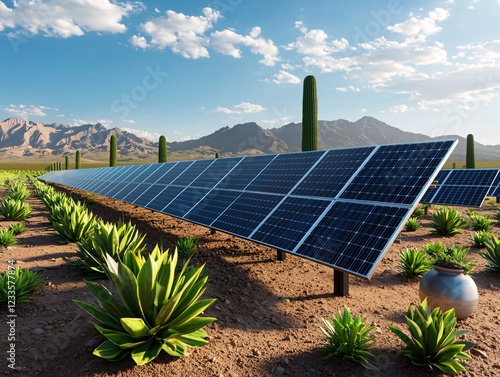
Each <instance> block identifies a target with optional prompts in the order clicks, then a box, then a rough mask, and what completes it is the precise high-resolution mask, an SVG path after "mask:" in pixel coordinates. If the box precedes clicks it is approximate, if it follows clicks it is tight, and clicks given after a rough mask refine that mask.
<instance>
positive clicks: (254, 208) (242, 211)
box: [211, 192, 283, 237]
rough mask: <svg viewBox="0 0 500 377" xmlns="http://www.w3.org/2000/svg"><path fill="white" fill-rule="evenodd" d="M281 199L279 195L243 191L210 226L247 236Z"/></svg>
mask: <svg viewBox="0 0 500 377" xmlns="http://www.w3.org/2000/svg"><path fill="white" fill-rule="evenodd" d="M282 199H283V196H281V195H265V194H255V193H246V192H245V193H243V194H241V195H240V196H239V197H238V199H236V200H235V201H234V202H233V203H232V204H231V205H230V206H229V207H228V208H227V209H226V210H225V211H223V212H222V214H221V216H220V217H219V218H218V219H217V220H215V222H213V223H212V224H211V226H213V227H214V228H217V229H221V230H224V231H225V232H228V233H233V234H236V235H239V236H242V237H248V236H249V235H250V234H251V233H252V231H253V230H254V229H255V228H256V227H257V225H259V224H260V223H261V222H262V220H264V219H265V217H266V216H267V215H268V214H269V213H270V212H271V211H272V210H273V209H274V207H276V205H277V204H278V203H279V202H280V201H281V200H282Z"/></svg>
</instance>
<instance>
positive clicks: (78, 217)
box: [52, 205, 98, 242]
mask: <svg viewBox="0 0 500 377" xmlns="http://www.w3.org/2000/svg"><path fill="white" fill-rule="evenodd" d="M97 222H98V218H97V217H96V216H95V215H94V214H93V213H91V212H89V211H88V210H87V208H85V206H79V205H76V206H74V207H73V210H72V211H71V212H69V213H67V214H66V215H65V216H64V217H62V218H61V219H60V220H59V222H55V221H54V222H52V226H53V227H54V229H55V230H56V231H57V233H58V234H59V236H60V237H61V238H62V239H63V240H64V241H66V242H80V241H82V240H84V239H85V238H87V237H89V236H90V235H91V234H92V232H93V231H94V228H95V226H96V224H97Z"/></svg>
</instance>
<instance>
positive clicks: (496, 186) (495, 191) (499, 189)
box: [488, 174, 500, 196]
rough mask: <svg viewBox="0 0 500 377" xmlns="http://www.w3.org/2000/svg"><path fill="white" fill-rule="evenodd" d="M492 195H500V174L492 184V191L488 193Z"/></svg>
mask: <svg viewBox="0 0 500 377" xmlns="http://www.w3.org/2000/svg"><path fill="white" fill-rule="evenodd" d="M488 195H490V196H500V174H498V175H497V177H496V179H495V181H494V182H493V184H492V185H491V188H490V192H489V193H488Z"/></svg>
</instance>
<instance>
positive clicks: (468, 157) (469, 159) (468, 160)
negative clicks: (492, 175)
mask: <svg viewBox="0 0 500 377" xmlns="http://www.w3.org/2000/svg"><path fill="white" fill-rule="evenodd" d="M475 167H476V159H475V157H474V136H473V135H472V134H469V135H467V150H466V152H465V168H466V169H474V168H475Z"/></svg>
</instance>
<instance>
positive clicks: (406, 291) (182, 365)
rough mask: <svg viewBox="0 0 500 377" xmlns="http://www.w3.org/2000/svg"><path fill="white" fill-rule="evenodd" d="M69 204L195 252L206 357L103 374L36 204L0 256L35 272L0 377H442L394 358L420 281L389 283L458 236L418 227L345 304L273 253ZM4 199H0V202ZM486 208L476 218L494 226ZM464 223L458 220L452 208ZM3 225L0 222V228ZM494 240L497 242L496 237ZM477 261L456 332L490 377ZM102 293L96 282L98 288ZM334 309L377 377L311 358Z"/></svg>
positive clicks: (128, 364) (499, 313) (487, 316)
mask: <svg viewBox="0 0 500 377" xmlns="http://www.w3.org/2000/svg"><path fill="white" fill-rule="evenodd" d="M59 189H61V190H63V191H65V192H66V193H68V194H70V195H75V196H76V197H79V198H83V200H86V199H89V198H90V199H91V204H89V209H90V210H91V211H92V212H94V213H95V214H97V215H99V216H100V217H101V218H103V219H104V220H106V221H110V222H117V221H118V220H119V219H125V220H130V221H132V223H134V224H136V225H137V227H138V228H139V229H140V230H141V231H142V232H144V233H146V234H147V242H148V245H149V247H151V248H152V247H153V246H154V245H155V244H156V243H163V244H164V245H172V244H173V243H174V242H175V241H176V240H178V239H179V238H181V237H185V236H195V237H198V238H199V239H200V240H201V247H200V249H199V251H198V252H197V253H196V255H195V256H194V258H193V263H195V264H201V263H206V267H205V272H206V273H207V274H208V276H209V281H208V285H207V291H206V294H205V296H206V297H215V298H217V301H216V303H215V304H214V305H213V306H212V307H210V308H209V309H208V310H207V312H206V314H207V315H209V316H214V317H216V318H217V321H216V322H215V323H213V324H212V325H210V326H208V327H207V328H206V330H207V332H208V335H209V342H210V343H209V345H207V346H205V347H201V348H196V349H192V350H191V351H190V353H189V355H188V356H187V357H184V358H173V357H171V356H169V355H167V354H166V353H164V352H163V353H162V354H161V355H160V356H159V357H158V358H157V359H155V360H154V361H153V362H151V363H149V364H147V365H145V366H141V367H139V366H136V365H135V364H134V363H133V361H132V360H131V359H130V358H127V359H125V360H123V361H120V362H108V361H106V360H102V359H100V358H98V357H96V356H93V355H92V350H93V349H94V348H95V347H96V346H98V345H99V344H100V343H101V342H102V341H103V340H104V339H103V338H102V337H101V336H100V334H99V333H98V332H97V330H95V328H94V327H93V326H92V323H91V321H92V318H91V317H90V316H89V315H87V314H86V313H85V312H83V311H82V310H81V309H80V308H79V307H77V306H76V305H75V304H74V303H73V302H72V300H74V299H79V300H83V301H86V302H91V303H94V302H95V301H94V299H93V297H92V295H91V294H90V293H89V291H88V290H87V288H86V287H85V285H84V283H83V281H82V278H81V276H79V275H78V274H77V270H76V269H75V267H74V266H73V265H72V262H73V261H74V260H75V250H76V248H77V247H76V245H75V244H61V243H60V240H59V238H58V236H57V235H55V234H54V230H53V228H52V227H51V225H50V223H49V222H48V220H47V218H46V215H47V211H46V210H45V209H44V207H43V205H42V204H41V202H40V201H39V200H38V199H36V198H30V199H29V201H30V203H31V204H32V206H33V207H34V213H33V216H32V217H31V218H29V219H28V220H26V228H27V231H26V232H25V233H23V234H22V235H20V236H18V240H19V243H18V244H17V245H14V246H12V247H9V248H6V249H3V250H1V252H0V266H1V268H0V269H1V271H2V272H3V271H5V270H6V269H7V261H8V260H12V259H15V260H16V261H17V264H18V265H19V266H21V267H23V268H31V269H36V270H38V271H39V272H40V273H41V274H42V276H43V279H44V281H45V284H44V286H43V287H42V288H41V289H40V290H39V291H38V292H37V293H36V294H35V295H34V296H33V299H32V301H31V302H29V303H25V304H18V305H17V306H16V314H17V318H16V321H15V324H16V326H15V337H16V339H15V350H16V367H17V370H15V371H13V370H11V369H9V368H8V366H7V364H8V362H7V360H6V355H7V353H8V352H7V351H8V349H7V348H8V343H9V342H8V341H7V333H8V325H7V315H8V314H9V313H8V312H7V310H6V309H5V308H2V309H0V316H1V325H0V351H1V352H0V354H1V355H2V356H1V362H0V376H1V375H4V376H30V377H31V376H41V377H42V376H43V377H54V376H56V377H57V376H65V377H66V376H67V377H73V376H74V377H77V376H78V377H82V376H89V377H90V376H92V377H105V376H123V377H125V376H127V377H128V376H141V377H146V376H183V377H184V376H221V377H222V376H233V377H235V376H281V375H283V376H338V377H344V376H345V377H348V376H349V377H350V376H367V377H368V376H370V377H376V376H424V375H425V376H441V375H442V374H441V373H439V372H436V371H431V370H429V369H427V368H421V367H417V366H414V365H412V364H411V363H410V362H409V360H408V359H407V358H406V357H405V356H404V355H402V354H401V352H400V351H399V350H398V347H401V346H402V345H403V344H402V343H401V341H400V340H399V339H398V338H397V337H396V336H395V335H393V334H392V333H391V332H390V331H389V329H388V328H387V325H395V326H398V327H400V328H401V329H404V330H406V326H405V322H404V321H405V319H404V314H405V312H406V310H407V308H408V306H409V305H416V304H417V303H418V284H419V278H406V277H404V276H402V275H400V274H399V271H398V267H397V264H398V252H399V251H400V250H401V249H403V248H406V247H412V246H416V247H423V246H424V245H425V243H427V242H436V241H441V242H443V243H444V244H445V245H446V246H452V245H462V246H470V245H471V242H470V237H471V234H472V233H473V231H471V230H463V232H462V234H460V235H457V236H454V237H443V236H440V235H437V234H436V233H434V232H433V230H432V228H431V227H430V226H429V219H430V216H423V217H421V218H420V220H421V222H422V224H423V225H422V227H421V228H420V229H419V230H418V231H416V232H403V233H402V234H401V236H400V242H399V243H398V242H396V243H394V244H393V246H392V247H391V248H390V250H389V251H388V253H387V254H386V256H385V258H384V259H383V261H382V262H381V263H380V264H379V266H378V267H377V269H376V272H375V274H374V276H373V278H372V279H371V280H370V281H367V280H364V279H360V278H357V277H354V276H351V277H350V294H349V296H347V297H333V295H332V291H333V288H332V286H333V271H332V269H331V268H328V267H325V266H322V265H319V264H317V263H313V262H310V261H307V260H305V259H302V258H299V257H295V256H291V255H288V256H287V258H286V260H285V261H277V260H276V251H275V250H274V249H271V248H268V247H264V246H260V245H257V244H255V243H252V242H248V241H245V240H242V239H239V238H236V237H232V236H229V235H226V234H224V233H220V232H217V233H216V234H214V235H211V234H210V230H209V229H207V228H205V227H201V226H197V225H193V224H190V223H187V222H184V221H181V220H178V219H175V218H172V217H169V216H166V215H163V214H159V213H153V212H151V211H149V210H145V209H142V208H137V207H134V206H133V205H129V204H125V203H123V202H118V201H115V200H112V199H108V198H105V197H101V196H97V195H91V194H88V193H85V192H80V191H69V190H67V189H64V188H61V187H59ZM4 194H5V192H3V193H2V192H0V197H3V196H4ZM493 208H494V207H493V204H492V202H489V203H486V204H484V205H483V208H481V209H479V210H478V212H480V213H487V214H490V215H491V214H492V212H493ZM458 209H459V210H460V211H461V212H463V213H464V214H465V210H466V208H458ZM9 224H10V223H9V222H8V221H0V227H1V228H4V227H7V226H8V225H9ZM494 233H495V234H496V235H497V236H500V228H499V227H498V226H496V227H495V228H494ZM470 255H471V256H473V257H474V259H475V261H476V267H475V274H474V279H475V281H476V283H477V286H478V289H479V295H480V298H479V306H478V308H477V310H476V312H475V313H474V314H473V315H472V316H470V317H469V318H467V319H465V320H462V321H459V322H458V324H457V328H460V329H468V330H471V332H470V333H468V334H466V335H465V336H463V339H464V340H467V341H470V342H474V343H476V344H477V346H476V348H474V349H472V350H471V351H470V354H471V355H472V360H470V361H469V362H468V369H467V372H464V373H461V375H463V376H477V377H479V376H499V375H500V346H499V345H498V339H499V337H500V297H499V294H500V292H499V290H498V288H499V287H500V278H499V276H500V275H499V274H494V273H492V272H485V270H484V266H485V265H486V262H485V261H484V260H483V259H482V258H480V256H479V255H478V249H476V248H474V247H471V250H470ZM103 283H105V284H106V282H103ZM344 306H347V307H349V308H350V309H351V312H352V313H353V315H360V316H362V317H363V318H364V319H365V320H366V321H367V322H368V323H373V324H375V325H376V328H375V335H376V339H377V342H376V345H375V346H374V348H373V350H372V351H373V353H374V354H375V355H376V356H377V357H378V358H379V363H378V367H379V371H376V372H374V371H368V370H366V369H364V368H363V367H362V366H361V365H359V364H357V363H354V362H351V361H343V360H340V359H336V358H329V359H327V358H325V353H324V351H322V350H321V349H319V346H320V345H321V344H322V343H323V341H324V339H323V335H322V333H321V331H320V329H319V326H320V325H321V324H322V322H321V318H327V319H330V318H331V316H332V315H333V314H335V313H337V312H338V311H339V310H342V309H343V307H344Z"/></svg>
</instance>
